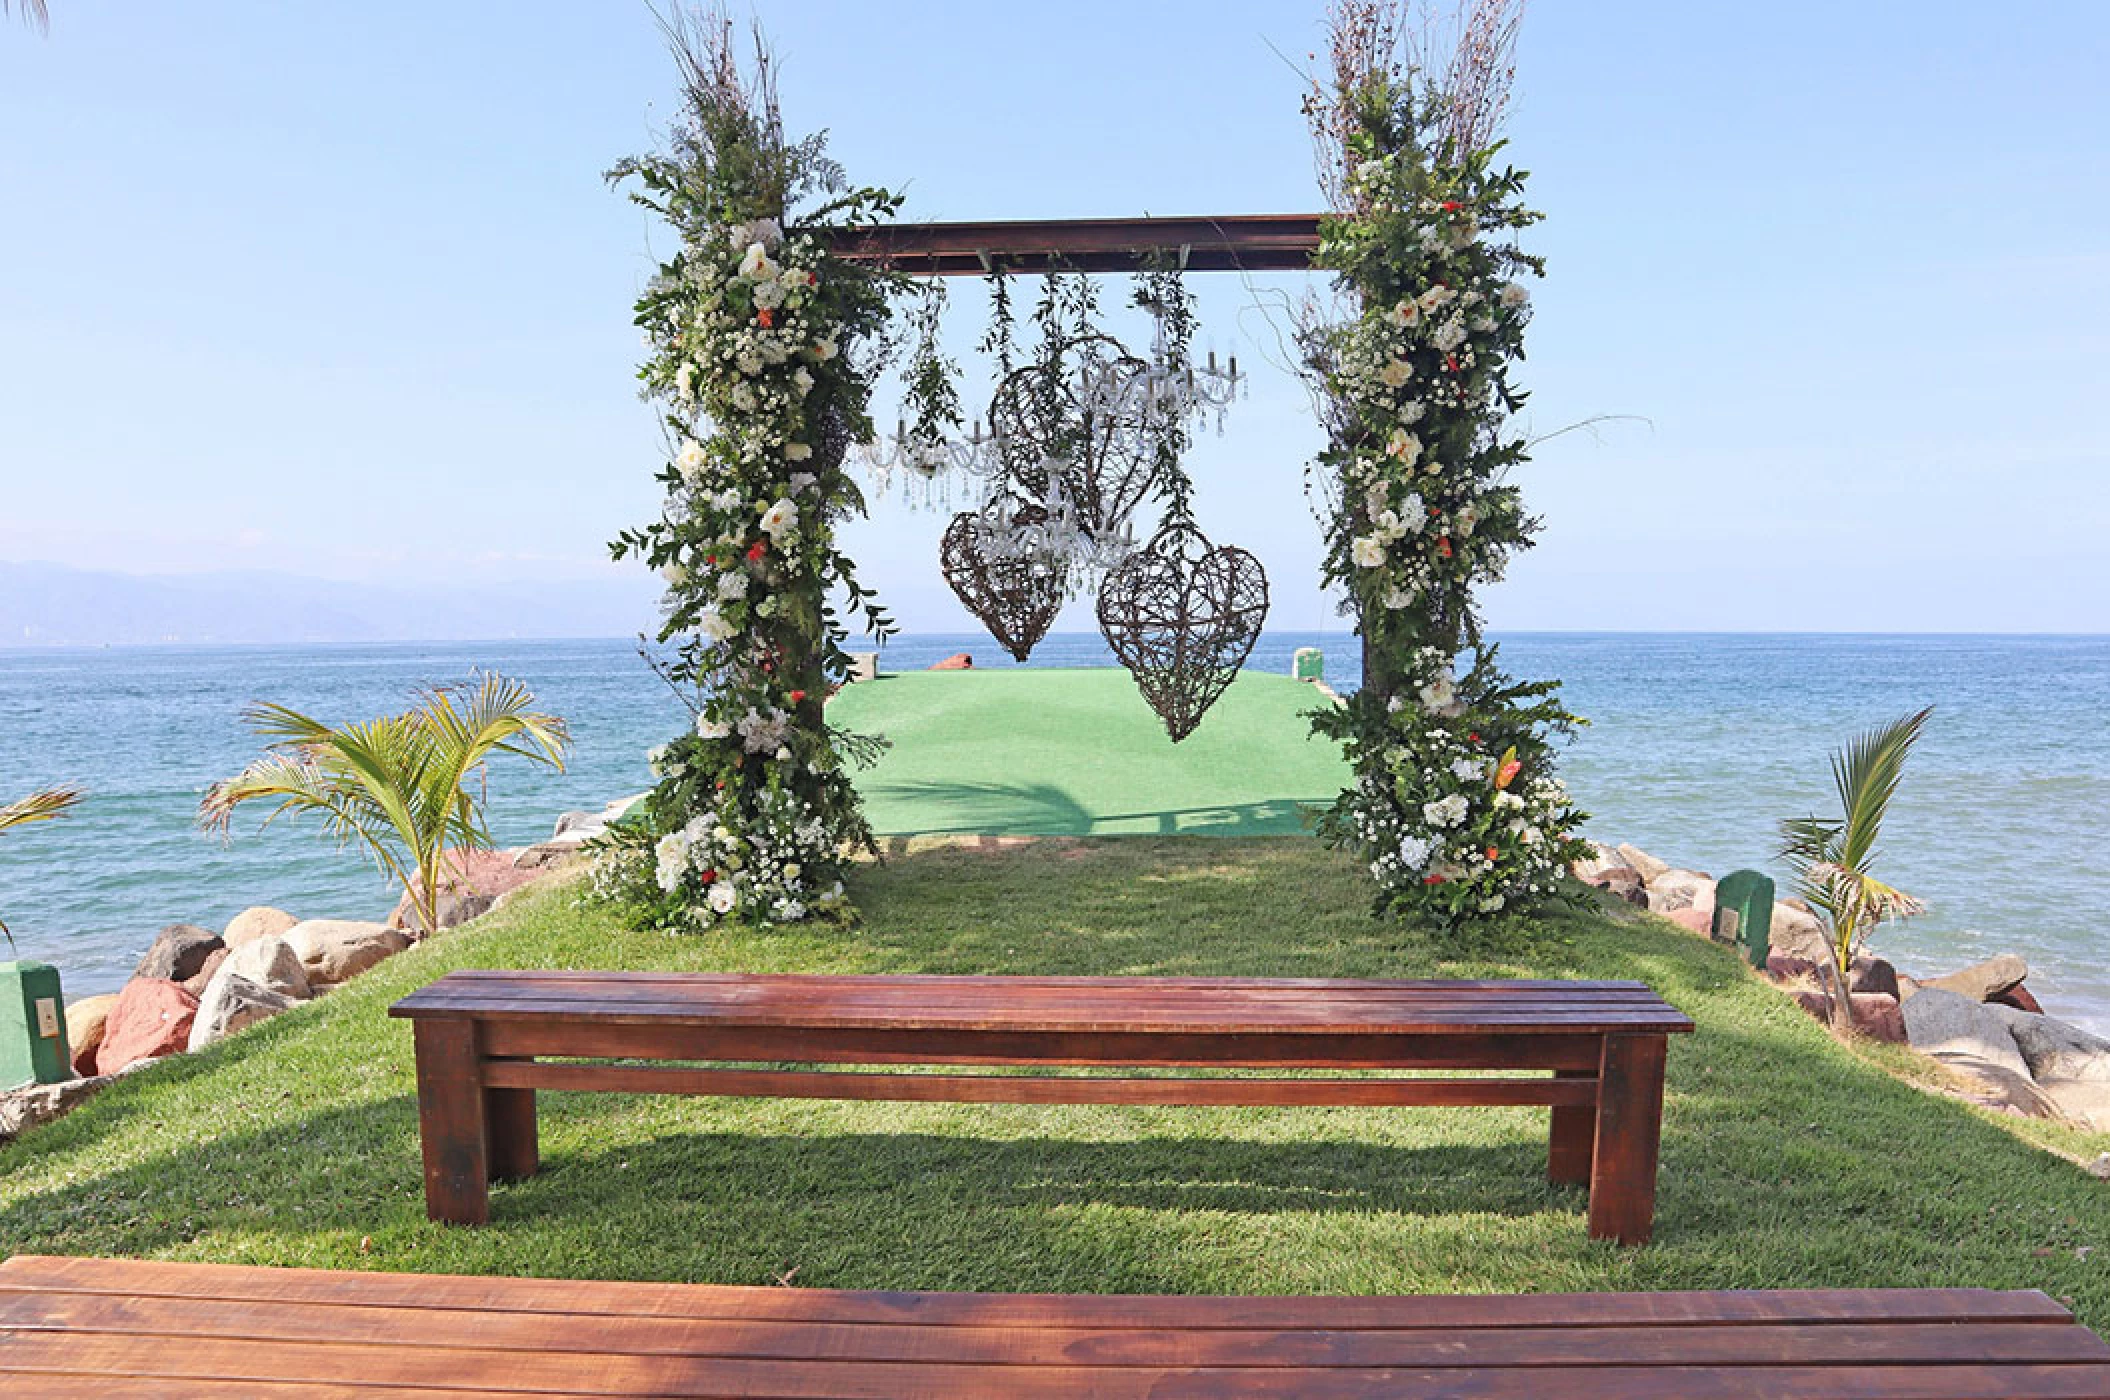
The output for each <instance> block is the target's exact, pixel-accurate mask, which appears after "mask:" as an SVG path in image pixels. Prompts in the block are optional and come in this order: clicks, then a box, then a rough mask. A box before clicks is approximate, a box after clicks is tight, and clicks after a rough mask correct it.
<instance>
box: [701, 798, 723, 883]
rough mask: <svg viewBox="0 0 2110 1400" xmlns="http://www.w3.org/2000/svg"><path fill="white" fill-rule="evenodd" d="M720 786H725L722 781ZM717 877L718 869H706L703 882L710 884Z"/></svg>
mask: <svg viewBox="0 0 2110 1400" xmlns="http://www.w3.org/2000/svg"><path fill="white" fill-rule="evenodd" d="M719 786H721V787H723V786H724V784H722V783H721V784H719ZM717 878H718V872H717V871H715V870H706V871H704V872H703V883H705V884H706V885H708V884H709V883H710V882H711V881H713V880H715V879H717Z"/></svg>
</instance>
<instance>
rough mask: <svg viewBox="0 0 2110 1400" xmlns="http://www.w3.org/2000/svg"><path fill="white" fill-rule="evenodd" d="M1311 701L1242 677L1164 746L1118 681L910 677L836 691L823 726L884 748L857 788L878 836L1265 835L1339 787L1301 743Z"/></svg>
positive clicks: (1129, 686)
mask: <svg viewBox="0 0 2110 1400" xmlns="http://www.w3.org/2000/svg"><path fill="white" fill-rule="evenodd" d="M1319 702H1320V697H1319V693H1318V692H1317V691H1315V690H1313V689H1312V688H1311V687H1310V686H1309V685H1306V684H1303V683H1302V682H1299V681H1294V680H1291V679H1290V678H1289V677H1287V676H1273V675H1265V674H1262V673H1261V672H1258V671H1242V672H1240V673H1239V676H1238V679H1237V680H1236V681H1234V682H1233V683H1232V685H1231V687H1230V689H1228V690H1226V691H1225V692H1224V694H1223V698H1221V699H1220V700H1218V701H1217V702H1216V704H1215V706H1214V707H1213V708H1211V709H1210V711H1209V713H1208V715H1207V716H1206V717H1205V718H1204V719H1203V720H1202V722H1201V727H1200V728H1198V729H1196V730H1195V731H1194V733H1193V734H1191V735H1189V736H1188V737H1187V738H1186V739H1185V740H1183V741H1182V742H1180V743H1178V744H1168V743H1166V742H1165V728H1164V726H1163V724H1161V723H1160V722H1159V720H1158V717H1157V716H1156V715H1155V714H1153V713H1151V710H1150V707H1149V706H1148V705H1146V704H1144V703H1143V697H1142V696H1141V695H1140V694H1139V693H1138V692H1137V690H1136V683H1135V681H1134V680H1132V679H1131V678H1130V677H1129V674H1128V672H1126V671H1124V670H1121V669H1120V668H1119V667H1099V668H1093V669H1080V670H1004V671H916V672H911V673H909V674H906V675H886V676H881V677H880V678H879V679H878V680H877V681H873V682H870V683H867V684H861V685H853V686H847V687H845V688H844V689H843V690H842V691H840V692H839V693H838V694H837V695H836V696H835V697H834V698H833V699H832V700H830V701H829V702H828V718H829V720H830V721H831V722H832V723H835V724H839V725H842V726H844V727H845V728H848V729H852V730H855V731H856V732H858V733H861V734H876V735H884V736H885V737H886V738H888V739H890V740H892V741H893V747H892V748H891V749H889V750H888V751H887V753H886V754H885V756H884V757H882V758H881V759H880V761H879V764H878V766H877V767H875V768H872V769H870V770H869V771H866V772H862V773H859V774H858V775H857V787H858V791H859V792H860V793H862V794H863V796H864V799H865V814H866V815H867V816H868V817H870V818H871V822H872V829H873V830H874V831H877V832H879V833H880V834H881V835H904V834H909V833H919V832H975V833H979V834H987V835H1032V836H1133V835H1155V836H1170V835H1174V834H1180V835H1191V836H1275V835H1283V834H1287V833H1294V832H1297V831H1301V830H1302V829H1303V827H1304V819H1303V810H1302V809H1303V808H1304V807H1305V806H1321V807H1323V806H1325V805H1327V804H1328V803H1330V802H1332V801H1333V799H1334V796H1335V794H1337V793H1338V792H1339V791H1340V790H1341V789H1342V788H1343V787H1345V786H1347V785H1348V784H1349V783H1350V782H1351V781H1352V780H1353V776H1354V775H1353V774H1352V773H1350V771H1349V768H1348V765H1347V763H1346V762H1345V761H1343V759H1342V758H1341V754H1340V750H1339V748H1338V747H1337V746H1336V745H1334V744H1333V743H1331V742H1330V741H1328V740H1325V739H1317V738H1314V737H1312V734H1311V721H1310V719H1309V718H1307V715H1308V714H1309V712H1310V711H1311V710H1312V709H1313V708H1314V707H1316V706H1317V705H1318V704H1319ZM1022 730H1026V731H1030V733H1031V738H1032V742H1031V743H1023V742H1021V731H1022Z"/></svg>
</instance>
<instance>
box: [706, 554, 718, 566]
mask: <svg viewBox="0 0 2110 1400" xmlns="http://www.w3.org/2000/svg"><path fill="white" fill-rule="evenodd" d="M703 562H704V563H706V564H708V565H710V566H711V567H712V568H714V569H715V568H717V567H718V556H717V555H715V554H706V555H704V556H703Z"/></svg>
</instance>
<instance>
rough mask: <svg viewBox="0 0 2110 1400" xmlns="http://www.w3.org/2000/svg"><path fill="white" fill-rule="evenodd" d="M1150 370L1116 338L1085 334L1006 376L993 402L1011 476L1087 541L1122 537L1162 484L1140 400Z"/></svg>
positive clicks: (992, 423)
mask: <svg viewBox="0 0 2110 1400" xmlns="http://www.w3.org/2000/svg"><path fill="white" fill-rule="evenodd" d="M1149 374H1150V365H1149V363H1148V362H1146V361H1144V360H1141V359H1138V358H1136V357H1135V356H1134V355H1131V354H1129V353H1128V352H1127V351H1126V350H1124V349H1123V348H1122V347H1121V344H1120V342H1118V341H1116V340H1114V339H1113V338H1112V337H1111V336H1104V335H1086V336H1078V337H1076V338H1074V339H1070V340H1066V341H1063V342H1061V343H1059V344H1058V345H1056V346H1055V347H1053V348H1052V349H1051V350H1050V351H1049V352H1048V354H1047V355H1046V356H1045V357H1044V358H1043V360H1042V361H1041V362H1040V363H1037V364H1031V365H1027V366H1026V367H1025V368H1023V369H1018V370H1014V371H1012V372H1011V373H1010V374H1008V375H1006V376H1005V377H1004V381H1003V383H1001V384H999V385H998V386H997V390H996V396H995V398H994V399H993V400H992V402H991V403H990V407H989V421H990V426H991V427H992V428H993V429H994V430H995V431H996V432H997V434H998V439H999V441H1000V442H1001V443H1002V444H1003V447H1002V452H1003V456H1004V459H1005V462H1006V465H1007V466H1009V468H1010V470H1011V475H1012V479H1013V480H1014V481H1016V482H1017V483H1018V485H1019V486H1020V487H1021V488H1023V489H1024V490H1026V491H1028V492H1030V493H1031V494H1032V495H1034V496H1036V497H1038V498H1039V499H1040V500H1041V501H1043V502H1044V503H1046V504H1047V505H1049V506H1050V507H1051V508H1053V509H1054V510H1055V511H1056V512H1057V513H1058V514H1059V515H1061V516H1062V517H1063V519H1062V521H1061V523H1062V524H1063V525H1065V526H1067V527H1069V528H1071V529H1074V530H1075V531H1076V532H1077V533H1079V534H1081V535H1083V536H1084V537H1085V538H1087V539H1090V540H1093V541H1096V542H1102V543H1103V542H1104V541H1106V540H1107V539H1108V538H1110V537H1112V536H1115V535H1118V534H1120V532H1121V531H1122V529H1123V528H1124V527H1125V526H1126V525H1127V524H1128V520H1129V517H1130V516H1132V515H1134V514H1135V511H1136V507H1138V506H1140V505H1141V504H1142V503H1143V502H1144V500H1145V499H1147V498H1148V497H1149V495H1150V493H1151V491H1152V489H1153V488H1154V487H1155V486H1156V484H1157V479H1158V455H1157V441H1156V438H1155V436H1154V435H1153V434H1152V433H1151V431H1150V429H1149V424H1148V421H1147V419H1146V418H1145V417H1144V415H1143V414H1142V413H1141V412H1140V411H1139V405H1138V404H1137V403H1136V402H1135V400H1136V398H1137V389H1138V387H1139V386H1142V385H1145V384H1146V383H1147V382H1148V377H1149Z"/></svg>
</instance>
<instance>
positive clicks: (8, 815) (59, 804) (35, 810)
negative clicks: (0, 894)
mask: <svg viewBox="0 0 2110 1400" xmlns="http://www.w3.org/2000/svg"><path fill="white" fill-rule="evenodd" d="M85 796H87V794H86V793H84V792H82V791H81V790H80V789H79V788H70V787H55V788H45V789H44V790H43V791H42V792H33V793H31V794H30V795H29V796H27V797H25V798H23V799H22V800H21V801H19V802H10V803H8V804H7V805H6V806H5V807H0V831H11V830H13V829H14V828H15V827H18V826H28V825H29V824H30V823H32V822H48V821H56V820H58V819H59V818H60V817H63V816H65V815H66V814H67V813H68V812H70V811H72V810H73V809H74V808H75V807H78V806H79V805H80V803H81V799H82V798H83V797H85ZM0 935H5V936H6V938H7V946H8V947H10V948H12V947H14V946H15V936H14V934H12V933H9V932H8V929H7V925H6V924H5V923H0Z"/></svg>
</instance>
